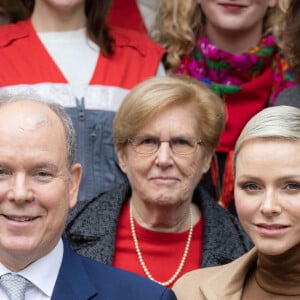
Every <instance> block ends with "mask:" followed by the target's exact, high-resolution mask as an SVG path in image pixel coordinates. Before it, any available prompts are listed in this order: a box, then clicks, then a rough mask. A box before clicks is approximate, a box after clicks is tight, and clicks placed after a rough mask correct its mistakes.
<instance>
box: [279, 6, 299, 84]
mask: <svg viewBox="0 0 300 300" xmlns="http://www.w3.org/2000/svg"><path fill="white" fill-rule="evenodd" d="M286 23H287V24H286V25H287V26H286V28H285V30H284V31H283V36H282V50H283V52H284V54H285V56H286V57H287V59H288V60H289V63H290V64H291V67H292V68H293V72H294V75H295V78H296V80H297V81H298V82H300V1H299V0H291V3H290V6H289V8H288V11H287V14H286Z"/></svg>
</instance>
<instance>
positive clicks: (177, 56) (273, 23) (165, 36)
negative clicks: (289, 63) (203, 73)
mask: <svg viewBox="0 0 300 300" xmlns="http://www.w3.org/2000/svg"><path fill="white" fill-rule="evenodd" d="M289 1H290V0H278V3H277V5H276V6H275V7H272V8H269V9H268V11H267V13H266V15H265V18H264V23H263V35H266V34H270V33H272V34H274V36H275V38H276V40H277V43H278V44H279V45H280V41H281V36H282V29H283V28H284V27H285V13H286V10H287V7H288V4H289ZM204 25H205V15H204V14H203V12H202V10H201V6H200V5H199V3H198V2H197V0H184V1H182V0H173V1H170V0H161V1H160V3H159V5H158V10H157V15H156V19H155V22H154V24H153V27H152V30H151V36H152V38H153V39H154V40H156V41H157V42H158V43H160V44H161V45H162V46H163V47H164V48H165V49H166V50H167V55H166V68H167V69H168V71H169V72H170V73H172V72H174V71H176V70H177V68H178V66H179V64H180V60H181V57H182V56H183V55H184V54H186V53H188V52H189V51H190V50H191V49H192V48H193V47H194V46H195V45H196V42H197V37H198V36H199V34H200V33H201V32H202V31H203V28H204Z"/></svg>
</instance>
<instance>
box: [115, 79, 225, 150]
mask: <svg viewBox="0 0 300 300" xmlns="http://www.w3.org/2000/svg"><path fill="white" fill-rule="evenodd" d="M171 105H182V106H183V107H187V109H188V107H190V105H192V107H193V111H194V116H195V119H196V122H197V124H198V128H197V131H198V134H199V138H201V140H203V141H204V143H205V147H206V151H207V152H208V153H210V152H213V150H214V149H215V148H216V146H217V145H218V141H219V137H220V134H221V132H222V130H223V128H224V125H225V119H226V118H225V111H224V103H223V100H222V99H221V98H219V97H218V96H217V95H215V93H213V92H212V91H211V90H210V89H209V88H208V87H207V86H206V85H205V84H204V83H201V82H199V81H197V80H196V79H193V78H190V77H188V76H183V75H178V76H165V77H153V78H150V79H148V80H146V81H144V82H142V83H140V84H139V85H137V86H136V87H135V88H133V89H132V90H131V91H130V92H129V94H128V95H127V96H126V97H125V99H124V101H123V103H122V104H121V106H120V108H119V110H118V111H117V113H116V115H115V118H114V122H113V136H114V143H115V147H116V150H117V151H123V150H124V149H125V147H126V145H127V141H128V139H129V138H132V137H134V136H135V135H136V134H137V133H138V132H139V131H140V130H141V129H142V128H144V127H145V126H146V125H147V123H148V122H149V121H150V120H151V119H152V118H153V117H155V116H157V115H158V114H159V113H160V112H162V111H163V110H164V109H165V108H166V107H169V106H171Z"/></svg>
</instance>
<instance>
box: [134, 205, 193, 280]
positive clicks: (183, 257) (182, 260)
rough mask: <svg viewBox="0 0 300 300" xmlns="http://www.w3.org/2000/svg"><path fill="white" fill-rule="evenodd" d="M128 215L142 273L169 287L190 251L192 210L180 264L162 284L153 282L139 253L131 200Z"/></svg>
mask: <svg viewBox="0 0 300 300" xmlns="http://www.w3.org/2000/svg"><path fill="white" fill-rule="evenodd" d="M129 215H130V217H129V219H130V227H131V234H132V238H133V242H134V248H135V251H136V254H137V256H138V260H139V263H140V265H141V267H142V269H143V271H144V273H145V274H146V276H147V277H148V278H149V279H151V280H152V281H155V282H156V283H159V284H161V285H163V286H169V285H170V284H172V283H173V282H174V281H175V280H176V279H177V277H178V275H179V274H180V272H181V271H182V269H183V266H184V264H185V261H186V258H187V255H188V253H189V250H190V245H191V241H192V235H193V216H192V209H191V208H190V220H191V222H190V229H189V234H188V238H187V241H186V245H185V249H184V252H183V256H182V258H181V261H180V264H179V266H178V268H177V270H176V272H175V273H174V275H173V276H172V277H171V278H170V279H169V280H167V281H164V282H160V281H158V280H155V279H154V278H153V276H152V275H151V273H150V271H149V270H148V268H147V266H146V264H145V261H144V259H143V256H142V252H141V250H140V247H139V243H138V239H137V235H136V232H135V227H134V221H133V205H132V200H130V213H129Z"/></svg>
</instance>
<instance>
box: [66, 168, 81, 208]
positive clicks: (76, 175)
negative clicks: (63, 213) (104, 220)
mask: <svg viewBox="0 0 300 300" xmlns="http://www.w3.org/2000/svg"><path fill="white" fill-rule="evenodd" d="M81 176H82V167H81V164H79V163H76V164H74V165H73V166H72V169H71V174H70V179H69V194H70V197H69V201H70V202H69V206H70V208H72V207H74V206H75V204H76V203H77V197H78V190H79V185H80V181H81Z"/></svg>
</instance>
